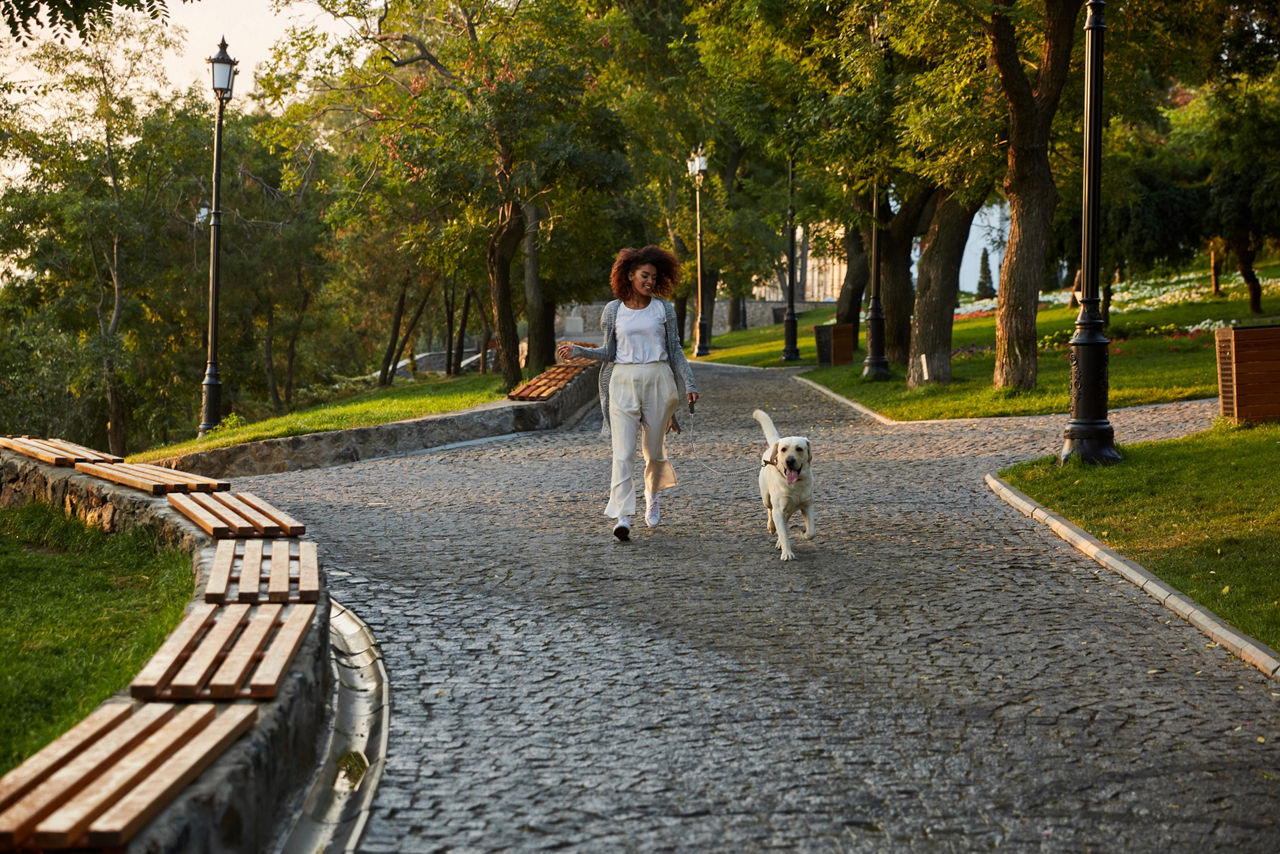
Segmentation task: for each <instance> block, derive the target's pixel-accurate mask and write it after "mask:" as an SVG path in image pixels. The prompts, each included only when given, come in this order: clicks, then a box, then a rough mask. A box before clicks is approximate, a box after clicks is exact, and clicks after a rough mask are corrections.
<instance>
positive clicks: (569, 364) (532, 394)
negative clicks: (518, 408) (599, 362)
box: [507, 356, 595, 400]
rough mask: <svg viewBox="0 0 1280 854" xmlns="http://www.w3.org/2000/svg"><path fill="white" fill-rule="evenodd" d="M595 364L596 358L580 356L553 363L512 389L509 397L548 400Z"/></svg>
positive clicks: (513, 398)
mask: <svg viewBox="0 0 1280 854" xmlns="http://www.w3.org/2000/svg"><path fill="white" fill-rule="evenodd" d="M593 364H595V360H593V359H588V358H587V357H586V356H578V357H576V358H573V359H569V360H568V361H564V362H560V363H558V364H555V365H552V366H551V367H549V368H547V369H546V370H545V371H543V372H542V373H540V374H538V375H537V376H536V377H534V378H533V379H531V380H529V381H528V382H527V383H524V384H523V385H520V386H517V387H516V388H514V389H512V390H511V391H510V392H508V393H507V397H509V398H510V399H511V400H547V399H549V398H550V397H551V396H552V395H554V394H555V393H556V392H558V391H560V390H561V389H562V388H564V387H565V386H567V385H568V384H569V383H571V382H572V381H573V378H574V377H576V376H577V375H578V374H580V373H582V372H583V371H585V370H586V369H587V368H588V367H590V366H591V365H593Z"/></svg>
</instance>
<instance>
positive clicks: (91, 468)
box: [76, 463, 169, 495]
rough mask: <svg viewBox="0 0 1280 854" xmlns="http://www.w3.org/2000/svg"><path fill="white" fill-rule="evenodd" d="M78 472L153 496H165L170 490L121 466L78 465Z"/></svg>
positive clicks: (102, 464)
mask: <svg viewBox="0 0 1280 854" xmlns="http://www.w3.org/2000/svg"><path fill="white" fill-rule="evenodd" d="M76 471H78V472H82V473H84V474H87V475H92V476H93V477H96V478H101V479H102V480H109V481H111V482H112V483H118V484H120V485H121V486H128V487H131V488H133V489H140V490H142V491H143V492H146V493H149V494H151V495H163V494H164V493H166V492H168V491H169V488H168V487H167V486H165V485H164V484H163V483H160V482H159V481H157V480H155V479H154V478H150V477H141V476H138V475H135V474H132V473H130V472H129V471H127V470H125V469H122V468H121V467H120V466H119V465H115V464H110V465H108V464H105V463H76Z"/></svg>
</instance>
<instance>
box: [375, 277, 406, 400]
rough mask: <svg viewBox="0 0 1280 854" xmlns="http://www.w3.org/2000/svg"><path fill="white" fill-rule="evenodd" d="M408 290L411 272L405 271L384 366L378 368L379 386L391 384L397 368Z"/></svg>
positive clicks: (392, 316)
mask: <svg viewBox="0 0 1280 854" xmlns="http://www.w3.org/2000/svg"><path fill="white" fill-rule="evenodd" d="M408 290H409V274H408V273H405V274H404V278H403V279H401V280H400V293H399V294H398V295H397V296H396V308H395V311H394V312H392V315H391V331H390V334H389V335H388V340H387V348H386V350H384V351H383V354H382V366H381V367H380V368H379V369H378V386H379V388H381V387H384V386H389V385H391V374H392V373H393V372H394V370H395V367H394V366H395V356H396V342H397V341H399V340H400V321H402V320H403V319H404V301H405V297H406V295H407V293H408Z"/></svg>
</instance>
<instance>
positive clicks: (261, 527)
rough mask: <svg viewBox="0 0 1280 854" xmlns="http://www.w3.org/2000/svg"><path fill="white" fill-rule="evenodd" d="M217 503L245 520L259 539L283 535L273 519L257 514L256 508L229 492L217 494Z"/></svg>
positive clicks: (281, 529) (282, 530) (282, 531)
mask: <svg viewBox="0 0 1280 854" xmlns="http://www.w3.org/2000/svg"><path fill="white" fill-rule="evenodd" d="M218 502H219V503H220V504H224V505H226V506H227V507H229V508H230V509H231V510H233V511H235V512H236V513H238V514H240V515H241V516H243V517H244V518H245V519H247V520H248V521H249V524H251V525H253V529H254V532H255V533H256V534H257V535H258V536H260V537H278V536H280V535H281V534H283V533H284V529H283V528H281V527H280V525H279V523H277V522H276V520H275V519H272V518H271V517H269V516H267V515H266V514H264V513H260V512H258V510H257V508H255V507H251V506H250V505H249V504H247V503H246V502H244V501H241V500H240V499H239V498H238V497H237V496H235V495H233V494H231V493H229V492H223V493H219V494H218Z"/></svg>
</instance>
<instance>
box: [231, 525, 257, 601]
mask: <svg viewBox="0 0 1280 854" xmlns="http://www.w3.org/2000/svg"><path fill="white" fill-rule="evenodd" d="M262 546H263V541H262V540H245V541H244V557H243V558H241V559H240V579H239V581H237V582H236V586H237V590H236V599H237V600H238V601H240V602H257V601H258V599H259V598H260V597H261V594H260V591H261V589H262Z"/></svg>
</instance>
